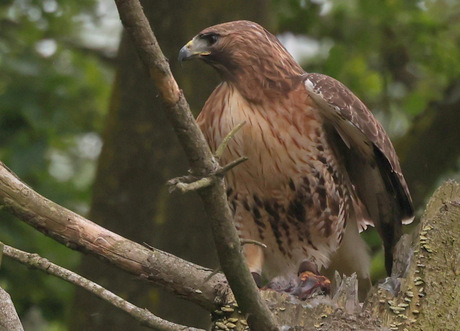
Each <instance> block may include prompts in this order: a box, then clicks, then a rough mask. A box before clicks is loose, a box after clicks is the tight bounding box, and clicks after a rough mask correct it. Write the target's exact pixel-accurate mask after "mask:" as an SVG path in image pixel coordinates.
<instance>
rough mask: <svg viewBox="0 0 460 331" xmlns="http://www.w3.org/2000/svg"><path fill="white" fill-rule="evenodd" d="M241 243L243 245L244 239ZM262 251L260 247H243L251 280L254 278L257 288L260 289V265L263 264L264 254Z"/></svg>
mask: <svg viewBox="0 0 460 331" xmlns="http://www.w3.org/2000/svg"><path fill="white" fill-rule="evenodd" d="M242 242H243V243H244V239H243V241H242ZM262 249H263V247H262V246H260V245H254V244H252V245H244V246H243V253H244V256H245V257H246V264H247V265H248V268H249V271H250V272H251V274H252V278H254V281H255V282H256V284H257V287H258V288H261V287H262V265H263V263H264V252H263V251H262Z"/></svg>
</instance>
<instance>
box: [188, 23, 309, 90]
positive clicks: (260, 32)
mask: <svg viewBox="0 0 460 331" xmlns="http://www.w3.org/2000/svg"><path fill="white" fill-rule="evenodd" d="M192 59H201V60H203V61H204V62H206V63H208V64H210V65H211V66H213V67H214V68H215V69H216V70H217V71H218V72H219V73H220V74H221V75H222V77H223V79H224V80H227V81H237V82H238V83H240V84H242V83H243V82H245V81H247V79H249V78H250V79H251V80H254V78H255V77H257V78H259V79H261V81H260V83H262V86H264V87H268V86H269V85H276V81H278V80H280V79H286V78H288V77H292V76H298V75H301V74H302V73H303V72H304V71H303V70H302V68H301V67H300V66H299V65H298V64H297V62H296V61H295V60H294V59H293V58H292V56H291V55H290V54H289V53H288V52H287V51H286V49H285V48H284V47H283V45H282V44H281V43H280V42H279V40H278V39H277V38H276V37H275V36H274V35H273V34H271V33H270V32H268V31H267V30H266V29H264V28H263V27H262V26H260V25H259V24H257V23H254V22H250V21H234V22H228V23H223V24H218V25H214V26H211V27H209V28H206V29H204V30H203V31H201V32H200V33H199V34H197V35H196V36H195V37H194V38H193V39H192V40H191V41H189V42H188V43H187V44H186V45H185V46H184V47H182V49H181V50H180V52H179V61H186V60H192Z"/></svg>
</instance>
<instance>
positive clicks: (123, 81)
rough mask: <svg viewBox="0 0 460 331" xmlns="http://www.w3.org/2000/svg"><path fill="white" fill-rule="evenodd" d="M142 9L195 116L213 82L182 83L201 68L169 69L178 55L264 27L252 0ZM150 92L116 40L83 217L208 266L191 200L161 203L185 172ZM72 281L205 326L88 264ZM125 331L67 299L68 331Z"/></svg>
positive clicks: (109, 312)
mask: <svg viewBox="0 0 460 331" xmlns="http://www.w3.org/2000/svg"><path fill="white" fill-rule="evenodd" d="M143 5H144V10H145V12H146V15H147V17H148V18H149V20H150V21H151V24H152V25H153V26H155V27H156V31H155V33H156V35H157V37H158V39H159V41H160V43H161V45H162V48H163V50H164V53H165V55H166V56H168V57H169V58H170V64H171V68H172V70H173V72H174V74H175V76H176V77H178V81H179V83H180V85H181V87H182V88H183V89H184V91H185V94H186V96H187V99H188V101H189V102H190V104H191V106H192V108H193V109H194V110H198V111H199V109H201V107H202V105H203V103H204V101H205V100H206V98H207V96H208V95H209V94H210V92H211V91H212V89H213V88H214V86H215V85H216V84H217V82H218V77H217V76H216V79H215V80H214V81H200V82H199V84H197V83H196V81H193V82H192V77H199V76H203V74H202V73H199V72H200V71H202V70H210V69H209V68H207V66H203V65H199V64H197V65H191V66H186V67H185V68H184V70H183V71H182V70H180V69H179V68H178V65H177V64H178V63H177V61H176V60H175V59H176V56H177V53H178V51H179V49H180V47H182V45H183V44H185V43H186V42H187V41H188V40H190V39H191V38H192V37H193V36H194V35H195V34H196V33H198V32H199V31H200V30H201V29H203V28H204V27H206V26H209V25H212V24H216V23H220V22H223V21H229V20H234V19H242V18H246V19H251V20H255V21H257V22H259V23H261V24H264V25H269V24H268V22H267V18H266V17H267V12H268V11H267V4H266V2H265V1H261V0H260V1H252V2H247V1H244V0H240V1H232V2H231V3H230V2H228V3H227V2H225V3H221V4H219V5H216V3H215V2H214V1H186V2H184V1H179V0H175V1H164V2H152V1H144V3H143ZM246 13H247V14H246ZM255 13H257V14H255ZM191 71H195V73H191ZM206 76H211V75H206ZM185 77H188V78H187V79H186V78H185ZM152 84H153V83H152V82H151V81H150V80H149V78H148V77H147V75H146V74H145V72H144V68H143V67H142V64H141V63H140V61H139V59H138V56H137V54H136V52H135V50H134V48H133V46H132V44H131V42H130V40H129V38H127V36H126V35H125V34H123V37H122V41H121V44H120V50H119V54H118V68H117V74H116V79H115V83H114V88H113V92H112V100H111V105H110V110H109V114H108V118H107V127H106V131H105V134H104V136H103V138H104V147H103V150H102V153H101V156H100V159H99V166H98V172H97V176H96V181H95V184H94V194H93V200H92V206H91V212H90V217H91V219H92V220H94V221H96V222H98V223H99V224H101V225H102V226H104V227H107V228H108V229H111V230H113V231H115V232H117V233H119V234H121V235H123V236H125V237H127V238H129V239H132V240H135V241H137V242H145V243H147V244H151V245H152V246H155V247H157V248H160V249H162V250H165V251H168V252H171V253H172V254H175V255H178V256H180V257H182V258H184V259H186V260H189V261H192V262H196V263H198V264H201V265H206V266H212V267H216V257H215V249H214V247H213V243H212V239H211V236H210V230H209V229H208V228H207V227H206V224H207V223H206V222H205V221H206V220H205V216H204V213H203V212H202V207H201V203H200V202H199V200H198V199H197V196H196V195H194V194H189V195H186V196H182V195H178V194H174V195H169V194H168V191H167V188H166V186H165V183H166V181H167V180H168V179H170V178H172V177H175V176H181V175H184V174H186V172H187V165H186V161H185V158H184V156H183V152H182V151H181V149H180V147H179V144H178V143H177V138H176V137H175V135H174V134H173V131H172V129H171V127H170V125H169V123H168V122H167V121H166V118H165V116H164V111H163V110H162V109H161V107H163V105H162V101H161V100H160V98H158V97H157V96H156V95H152V94H151V91H152ZM117 220H118V221H119V222H116V221H117ZM80 272H81V273H82V274H83V275H84V276H86V277H87V278H89V279H91V280H93V281H95V282H97V283H99V284H101V285H102V286H104V287H106V288H108V289H110V290H112V291H114V292H115V293H118V294H121V295H122V296H123V297H124V298H126V299H128V300H129V301H131V302H133V303H135V304H137V305H139V306H141V307H147V308H149V309H150V310H151V311H152V312H154V313H155V314H157V315H159V316H161V317H163V318H166V319H168V320H171V321H175V322H177V323H181V324H186V325H195V326H201V327H205V326H206V325H208V324H209V314H208V313H207V312H204V311H203V310H201V309H199V308H198V307H196V306H195V305H193V304H190V303H188V302H185V301H183V300H179V299H176V298H174V297H173V296H171V295H170V294H168V293H166V292H164V291H161V290H159V289H155V288H152V287H151V286H146V285H143V284H141V283H139V282H136V281H133V279H132V276H129V275H124V274H122V273H120V272H117V271H116V270H115V269H113V268H112V267H111V266H107V265H101V264H100V262H99V261H97V260H96V259H95V258H93V257H89V256H85V257H84V258H83V261H82V264H81V269H80ZM133 325H134V323H133V321H132V320H131V319H130V318H129V317H126V316H124V315H123V314H119V313H118V312H117V311H116V310H115V309H114V308H112V307H110V306H109V305H107V304H105V303H102V302H101V301H99V300H98V299H96V298H94V297H92V296H91V295H88V294H87V293H85V292H84V291H82V290H77V293H76V298H75V301H74V309H73V315H72V321H71V329H72V330H102V329H104V330H105V329H107V330H108V329H110V330H127V329H131V330H132V329H133ZM138 328H139V329H141V328H142V327H140V326H139V327H138Z"/></svg>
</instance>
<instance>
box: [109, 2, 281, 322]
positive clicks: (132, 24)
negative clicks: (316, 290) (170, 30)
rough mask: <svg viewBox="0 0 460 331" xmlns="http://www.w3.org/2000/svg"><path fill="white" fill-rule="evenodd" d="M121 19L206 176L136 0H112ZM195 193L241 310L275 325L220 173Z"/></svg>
mask: <svg viewBox="0 0 460 331" xmlns="http://www.w3.org/2000/svg"><path fill="white" fill-rule="evenodd" d="M115 3H116V5H117V8H118V12H119V14H120V18H121V20H122V22H123V25H124V26H125V28H126V30H127V32H128V34H129V35H130V36H131V38H132V40H133V43H134V45H135V47H136V49H137V51H138V54H139V56H140V58H141V60H142V62H143V64H144V65H145V67H146V70H147V72H148V73H149V74H150V77H151V78H152V79H153V80H154V83H155V85H156V87H157V89H158V90H159V92H160V94H161V96H162V97H163V99H164V102H165V105H166V107H165V110H166V116H167V117H168V119H169V121H170V122H171V125H172V126H173V128H174V130H175V132H176V134H177V136H178V138H179V141H180V143H181V145H182V147H183V148H184V151H185V154H186V155H187V158H188V161H189V163H190V167H191V169H192V174H194V175H196V176H201V177H206V176H208V175H210V174H213V173H215V171H216V170H217V169H219V164H218V163H217V161H216V159H215V157H214V156H213V154H212V152H211V150H210V149H209V146H208V144H207V142H206V140H205V138H204V136H203V134H202V132H201V131H200V129H199V127H198V125H197V124H196V122H195V120H194V118H193V115H192V113H191V111H190V107H189V105H188V104H187V101H186V100H185V98H184V96H183V94H182V92H181V91H180V90H179V87H178V86H177V83H176V81H175V80H174V77H173V76H172V73H171V70H170V68H169V64H168V62H167V60H166V58H165V56H164V55H163V53H162V51H161V49H160V46H159V45H158V41H157V40H156V38H155V35H154V34H153V31H152V30H151V28H150V25H149V22H148V20H147V18H146V17H145V15H144V13H143V11H142V7H141V4H140V3H139V1H138V0H115ZM215 178H216V180H214V181H213V183H212V185H211V186H209V187H207V188H203V189H201V190H199V191H197V192H198V194H199V195H200V197H201V199H202V201H203V204H204V208H205V210H206V213H207V214H208V216H209V218H210V220H211V226H212V230H213V236H214V243H215V245H216V249H217V254H218V256H219V261H220V264H221V266H222V270H223V271H224V273H225V275H226V276H227V279H228V282H229V284H230V286H231V288H232V290H233V293H234V295H235V298H236V300H237V302H238V305H239V307H240V308H241V310H242V311H243V312H244V313H246V314H248V323H249V325H250V327H251V328H252V329H253V330H278V329H279V327H278V326H277V324H276V322H275V319H274V317H273V315H272V314H271V312H270V311H269V309H268V307H267V305H266V303H265V302H264V301H263V300H262V298H261V296H260V294H259V292H258V289H257V287H256V285H255V282H254V281H253V279H252V276H251V274H250V273H249V269H248V267H247V265H246V263H245V261H244V258H243V256H242V254H241V252H240V250H241V245H240V242H239V238H238V235H237V233H236V229H235V227H234V225H233V220H232V214H231V212H230V208H229V207H228V203H227V196H226V192H225V185H224V180H223V178H220V177H215Z"/></svg>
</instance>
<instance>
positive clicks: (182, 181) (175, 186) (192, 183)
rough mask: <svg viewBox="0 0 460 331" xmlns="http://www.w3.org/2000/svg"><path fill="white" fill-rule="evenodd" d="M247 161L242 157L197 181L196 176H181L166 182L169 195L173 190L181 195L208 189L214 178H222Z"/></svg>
mask: <svg viewBox="0 0 460 331" xmlns="http://www.w3.org/2000/svg"><path fill="white" fill-rule="evenodd" d="M247 160H248V158H247V157H246V156H242V157H240V158H238V159H236V160H234V161H232V162H230V163H229V164H227V165H225V166H223V167H221V168H219V169H217V171H216V172H215V173H214V174H211V175H209V176H207V177H203V178H200V179H197V177H196V176H183V177H178V178H173V179H171V180H168V183H167V185H168V186H169V193H171V192H173V191H174V190H179V191H181V193H187V192H190V191H198V190H200V189H202V188H205V187H209V186H211V185H212V184H213V183H214V180H215V177H216V176H219V177H222V176H224V175H225V174H226V173H227V172H228V171H230V170H231V169H233V168H235V167H236V166H237V165H239V164H241V163H243V162H245V161H247Z"/></svg>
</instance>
